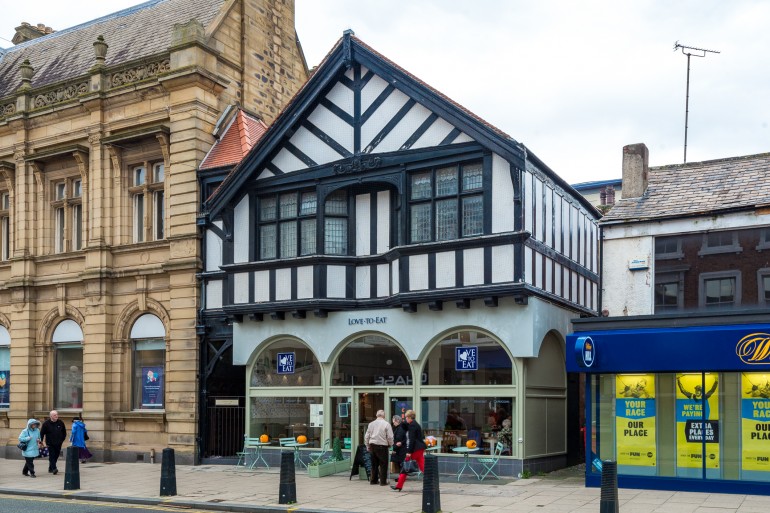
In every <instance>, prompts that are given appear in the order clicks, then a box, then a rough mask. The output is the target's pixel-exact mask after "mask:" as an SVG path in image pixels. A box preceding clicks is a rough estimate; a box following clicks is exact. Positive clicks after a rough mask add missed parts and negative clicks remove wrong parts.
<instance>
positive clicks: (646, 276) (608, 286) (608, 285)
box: [601, 237, 654, 317]
mask: <svg viewBox="0 0 770 513" xmlns="http://www.w3.org/2000/svg"><path fill="white" fill-rule="evenodd" d="M653 254H654V252H653V238H652V237H629V238H625V239H614V240H606V239H605V241H604V255H603V261H602V266H603V268H602V272H603V273H604V274H603V277H602V305H601V309H602V310H608V311H609V314H610V316H611V317H621V316H626V315H650V314H652V311H653V305H652V298H653V293H652V286H653V279H652V272H653V271H652V258H653ZM633 258H646V259H647V261H648V262H649V263H650V268H648V269H644V270H639V271H631V270H629V269H628V262H629V260H631V259H633Z"/></svg>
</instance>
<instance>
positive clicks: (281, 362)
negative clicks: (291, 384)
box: [278, 353, 294, 374]
mask: <svg viewBox="0 0 770 513" xmlns="http://www.w3.org/2000/svg"><path fill="white" fill-rule="evenodd" d="M278 374H294V353H278Z"/></svg>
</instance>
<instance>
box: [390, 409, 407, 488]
mask: <svg viewBox="0 0 770 513" xmlns="http://www.w3.org/2000/svg"><path fill="white" fill-rule="evenodd" d="M406 426H407V423H406V422H403V421H402V420H401V417H399V416H398V415H393V453H392V454H391V456H390V461H391V462H393V464H394V466H395V469H393V471H392V472H393V473H394V474H397V473H399V472H400V471H401V464H402V463H403V462H404V458H406V430H407V427H406Z"/></svg>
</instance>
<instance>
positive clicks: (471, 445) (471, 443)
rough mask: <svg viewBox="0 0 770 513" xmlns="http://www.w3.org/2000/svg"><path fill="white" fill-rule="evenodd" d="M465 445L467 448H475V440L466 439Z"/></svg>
mask: <svg viewBox="0 0 770 513" xmlns="http://www.w3.org/2000/svg"><path fill="white" fill-rule="evenodd" d="M465 447H467V448H468V449H475V448H476V440H468V441H467V442H465Z"/></svg>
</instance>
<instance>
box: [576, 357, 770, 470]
mask: <svg viewBox="0 0 770 513" xmlns="http://www.w3.org/2000/svg"><path fill="white" fill-rule="evenodd" d="M591 389H592V391H593V393H592V396H591V402H592V407H591V419H590V428H589V429H588V432H587V436H588V441H587V442H588V447H589V450H590V451H591V454H590V457H589V459H590V460H591V461H594V462H598V463H599V464H600V462H601V461H603V460H609V459H611V460H615V461H617V464H618V473H619V474H621V475H641V476H657V477H667V478H674V477H678V478H686V479H709V480H713V479H715V480H732V481H758V482H770V461H768V460H770V455H768V452H767V444H768V442H770V373H766V372H724V373H717V372H684V373H658V374H655V373H645V374H602V375H594V376H592V377H591ZM591 472H593V473H595V474H597V475H598V473H599V469H598V467H597V465H596V464H593V465H592V466H591Z"/></svg>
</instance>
